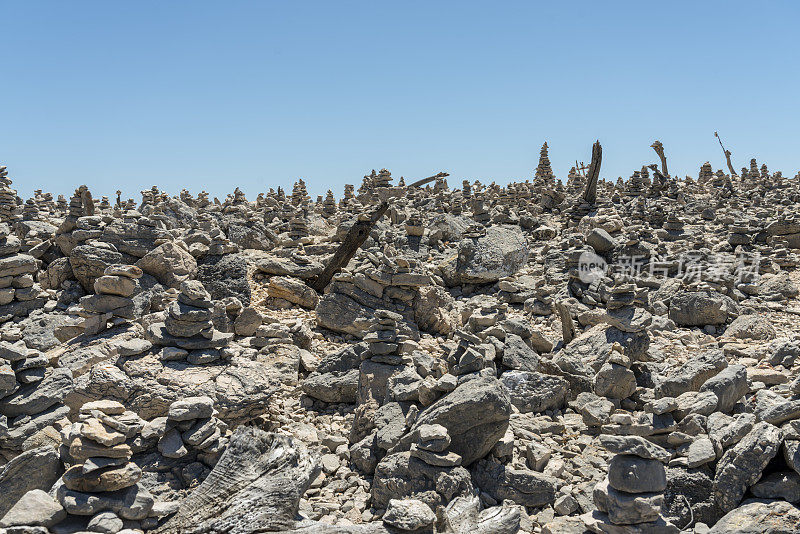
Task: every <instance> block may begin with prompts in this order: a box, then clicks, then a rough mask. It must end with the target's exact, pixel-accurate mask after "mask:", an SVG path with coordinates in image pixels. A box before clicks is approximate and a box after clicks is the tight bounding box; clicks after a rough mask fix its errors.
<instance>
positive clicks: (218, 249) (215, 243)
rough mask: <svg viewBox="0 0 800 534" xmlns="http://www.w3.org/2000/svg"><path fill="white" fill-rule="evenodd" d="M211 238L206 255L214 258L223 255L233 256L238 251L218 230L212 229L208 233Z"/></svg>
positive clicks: (236, 246) (235, 245) (234, 244)
mask: <svg viewBox="0 0 800 534" xmlns="http://www.w3.org/2000/svg"><path fill="white" fill-rule="evenodd" d="M209 237H210V238H211V241H210V243H209V244H208V253H209V254H212V255H215V256H222V255H223V254H233V253H234V252H238V251H239V246H238V245H237V244H236V243H234V242H232V241H231V240H230V239H228V238H227V237H226V236H225V233H224V232H223V231H222V230H220V229H219V228H214V229H212V230H211V232H209Z"/></svg>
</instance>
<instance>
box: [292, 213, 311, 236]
mask: <svg viewBox="0 0 800 534" xmlns="http://www.w3.org/2000/svg"><path fill="white" fill-rule="evenodd" d="M308 235H309V233H308V217H307V216H306V214H305V211H304V210H296V211H295V212H294V215H293V216H292V218H291V219H290V220H289V240H291V241H292V242H295V243H302V242H303V240H305V239H306V238H307V237H308Z"/></svg>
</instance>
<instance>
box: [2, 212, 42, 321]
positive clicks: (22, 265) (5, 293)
mask: <svg viewBox="0 0 800 534" xmlns="http://www.w3.org/2000/svg"><path fill="white" fill-rule="evenodd" d="M21 248H22V242H21V241H20V239H19V238H18V237H16V236H15V235H12V233H11V228H10V227H9V225H8V224H7V223H0V307H2V306H6V305H10V304H12V303H14V302H15V301H16V302H28V303H30V307H32V308H35V307H38V303H37V302H36V301H37V300H42V304H43V299H37V297H39V293H40V292H41V287H40V286H39V284H37V283H36V282H35V280H34V275H35V274H36V270H37V262H36V259H35V258H34V257H33V256H30V255H28V254H22V253H20V249H21ZM2 310H3V308H0V318H2V317H7V316H9V315H19V313H17V312H16V311H15V310H11V309H10V308H9V309H8V311H2ZM0 320H2V319H0Z"/></svg>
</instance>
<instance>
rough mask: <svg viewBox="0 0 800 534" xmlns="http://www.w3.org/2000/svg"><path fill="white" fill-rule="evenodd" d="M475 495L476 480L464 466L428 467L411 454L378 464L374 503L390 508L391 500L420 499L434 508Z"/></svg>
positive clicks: (373, 486) (373, 490)
mask: <svg viewBox="0 0 800 534" xmlns="http://www.w3.org/2000/svg"><path fill="white" fill-rule="evenodd" d="M471 493H472V480H471V479H470V476H469V472H468V471H467V470H466V469H464V468H463V467H438V466H434V465H428V464H427V463H425V462H423V461H422V460H420V459H419V458H415V457H414V456H411V453H410V452H400V453H397V454H390V455H389V456H387V457H386V458H384V459H383V460H381V461H380V463H378V466H377V467H376V468H375V477H374V478H373V482H372V502H373V504H374V505H375V506H376V507H386V506H387V505H388V504H389V501H390V500H391V499H407V498H412V499H419V500H421V501H422V502H424V503H425V504H427V505H428V506H430V507H431V508H432V509H436V507H437V506H440V505H443V504H446V503H447V502H449V501H450V500H451V499H452V498H453V497H456V496H467V495H470V494H471Z"/></svg>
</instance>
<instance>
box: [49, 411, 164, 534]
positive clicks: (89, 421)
mask: <svg viewBox="0 0 800 534" xmlns="http://www.w3.org/2000/svg"><path fill="white" fill-rule="evenodd" d="M144 426H145V422H144V421H143V420H142V419H141V418H139V417H138V416H137V415H136V414H134V413H133V412H130V411H126V410H125V407H124V406H123V405H122V404H120V403H119V402H116V401H111V400H100V401H94V402H89V403H86V404H84V405H83V406H82V407H81V409H80V413H79V417H78V422H77V423H74V424H73V425H71V426H69V427H67V428H66V429H65V430H64V431H62V442H63V444H64V448H65V449H66V448H68V452H66V454H65V455H64V456H65V457H66V458H69V463H70V464H71V466H70V467H69V468H68V469H67V471H66V472H65V473H64V475H63V476H62V477H61V480H60V482H58V483H57V484H56V498H57V499H58V502H59V503H61V506H63V507H64V510H66V512H67V513H68V514H70V515H76V516H84V517H85V516H94V515H96V514H99V513H101V512H111V513H113V514H114V515H115V516H116V518H117V520H118V522H119V525H120V528H121V525H122V521H119V520H133V521H141V520H143V519H146V518H147V517H148V515H149V514H150V510H151V509H152V508H153V504H154V499H153V496H152V495H150V493H149V492H148V491H147V489H145V487H144V486H142V485H141V484H140V483H139V480H140V479H141V477H142V470H141V469H140V468H139V466H137V465H136V464H135V463H134V462H131V461H130V459H131V457H132V456H133V449H132V448H131V443H132V441H133V440H134V438H136V436H137V435H138V434H139V432H140V431H141V430H142V428H143V427H144ZM107 517H108V518H109V519H111V520H113V518H111V517H110V515H109V516H107Z"/></svg>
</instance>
